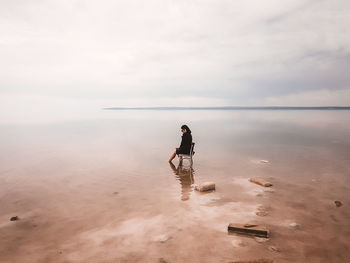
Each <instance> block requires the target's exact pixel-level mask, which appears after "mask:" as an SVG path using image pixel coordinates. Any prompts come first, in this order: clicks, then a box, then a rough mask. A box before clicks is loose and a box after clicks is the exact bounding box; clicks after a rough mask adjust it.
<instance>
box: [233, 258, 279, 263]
mask: <svg viewBox="0 0 350 263" xmlns="http://www.w3.org/2000/svg"><path fill="white" fill-rule="evenodd" d="M228 263H273V260H271V259H264V258H262V259H257V260H248V261H229V262H228Z"/></svg>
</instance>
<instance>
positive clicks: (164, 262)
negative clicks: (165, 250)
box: [159, 258, 167, 263]
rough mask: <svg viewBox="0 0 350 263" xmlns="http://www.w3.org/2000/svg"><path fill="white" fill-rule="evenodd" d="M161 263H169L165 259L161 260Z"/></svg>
mask: <svg viewBox="0 0 350 263" xmlns="http://www.w3.org/2000/svg"><path fill="white" fill-rule="evenodd" d="M159 263H167V261H165V259H164V258H159Z"/></svg>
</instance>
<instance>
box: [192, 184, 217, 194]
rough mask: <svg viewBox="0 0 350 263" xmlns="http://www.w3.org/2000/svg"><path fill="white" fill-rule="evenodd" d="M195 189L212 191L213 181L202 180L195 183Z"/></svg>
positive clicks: (213, 187)
mask: <svg viewBox="0 0 350 263" xmlns="http://www.w3.org/2000/svg"><path fill="white" fill-rule="evenodd" d="M194 189H195V190H197V191H199V192H207V191H213V190H215V183H213V182H204V183H201V184H199V185H195V187H194Z"/></svg>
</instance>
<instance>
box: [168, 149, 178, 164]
mask: <svg viewBox="0 0 350 263" xmlns="http://www.w3.org/2000/svg"><path fill="white" fill-rule="evenodd" d="M175 156H176V151H174V152H173V154H172V155H171V156H170V159H169V163H170V162H171V161H172V160H173V159H174V158H175Z"/></svg>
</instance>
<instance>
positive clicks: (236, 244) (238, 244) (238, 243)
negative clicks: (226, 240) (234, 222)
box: [232, 239, 244, 247]
mask: <svg viewBox="0 0 350 263" xmlns="http://www.w3.org/2000/svg"><path fill="white" fill-rule="evenodd" d="M232 246H233V247H243V246H244V243H243V241H242V240H240V239H234V240H232Z"/></svg>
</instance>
